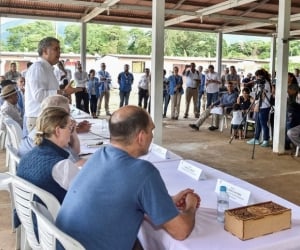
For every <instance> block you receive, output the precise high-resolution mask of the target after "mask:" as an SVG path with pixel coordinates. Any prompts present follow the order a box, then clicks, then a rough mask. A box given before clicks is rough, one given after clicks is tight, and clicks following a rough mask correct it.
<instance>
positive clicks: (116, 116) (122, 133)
mask: <svg viewBox="0 0 300 250" xmlns="http://www.w3.org/2000/svg"><path fill="white" fill-rule="evenodd" d="M151 123H152V120H151V118H150V116H149V114H148V113H147V112H146V111H145V110H144V109H142V108H140V107H137V106H133V105H128V106H124V107H122V108H120V109H118V110H117V111H115V112H114V113H113V114H112V116H111V117H110V119H109V130H110V136H111V141H112V142H113V141H116V142H119V143H127V144H130V143H131V142H132V140H133V138H134V137H135V135H137V133H139V132H140V131H141V130H144V131H146V130H147V128H148V127H149V126H150V124H151Z"/></svg>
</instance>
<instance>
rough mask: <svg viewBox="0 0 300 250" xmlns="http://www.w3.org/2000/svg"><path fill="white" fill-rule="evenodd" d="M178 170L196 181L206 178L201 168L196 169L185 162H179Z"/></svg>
mask: <svg viewBox="0 0 300 250" xmlns="http://www.w3.org/2000/svg"><path fill="white" fill-rule="evenodd" d="M178 170H179V171H180V172H182V173H184V174H186V175H188V176H190V177H192V178H193V179H195V180H197V181H198V180H200V179H205V178H206V177H205V175H204V172H203V170H202V169H201V168H198V167H196V166H194V165H193V164H191V163H189V162H187V161H185V160H181V161H180V162H179V165H178Z"/></svg>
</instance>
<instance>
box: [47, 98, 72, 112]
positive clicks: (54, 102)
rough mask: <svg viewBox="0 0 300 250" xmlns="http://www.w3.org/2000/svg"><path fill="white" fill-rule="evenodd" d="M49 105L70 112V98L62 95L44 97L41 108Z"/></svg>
mask: <svg viewBox="0 0 300 250" xmlns="http://www.w3.org/2000/svg"><path fill="white" fill-rule="evenodd" d="M49 107H60V108H63V109H65V110H66V111H67V112H68V113H69V112H70V107H69V99H68V98H67V97H64V96H62V95H53V96H48V97H47V98H46V99H44V100H43V102H42V104H41V109H42V110H44V109H45V108H49Z"/></svg>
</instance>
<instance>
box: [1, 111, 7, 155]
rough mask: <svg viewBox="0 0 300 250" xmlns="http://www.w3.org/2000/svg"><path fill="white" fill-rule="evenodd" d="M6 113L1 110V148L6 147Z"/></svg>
mask: <svg viewBox="0 0 300 250" xmlns="http://www.w3.org/2000/svg"><path fill="white" fill-rule="evenodd" d="M4 117H5V115H4V114H3V113H2V112H0V149H1V150H3V149H4V147H5V139H6V129H5V124H4V122H3V121H4Z"/></svg>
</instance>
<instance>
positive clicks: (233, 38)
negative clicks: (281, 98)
mask: <svg viewBox="0 0 300 250" xmlns="http://www.w3.org/2000/svg"><path fill="white" fill-rule="evenodd" d="M36 21H37V20H33V19H17V18H3V17H2V18H1V34H0V35H1V36H0V38H1V41H4V42H6V40H7V38H8V32H7V29H9V28H12V27H15V26H18V25H23V24H27V23H31V22H36ZM56 25H57V32H58V34H59V35H60V36H63V35H64V30H65V27H66V26H67V25H70V22H56ZM131 28H132V27H131ZM223 38H224V40H226V42H227V43H228V44H232V43H237V42H247V41H254V40H263V41H270V38H267V37H255V36H242V35H229V34H224V36H223Z"/></svg>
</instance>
